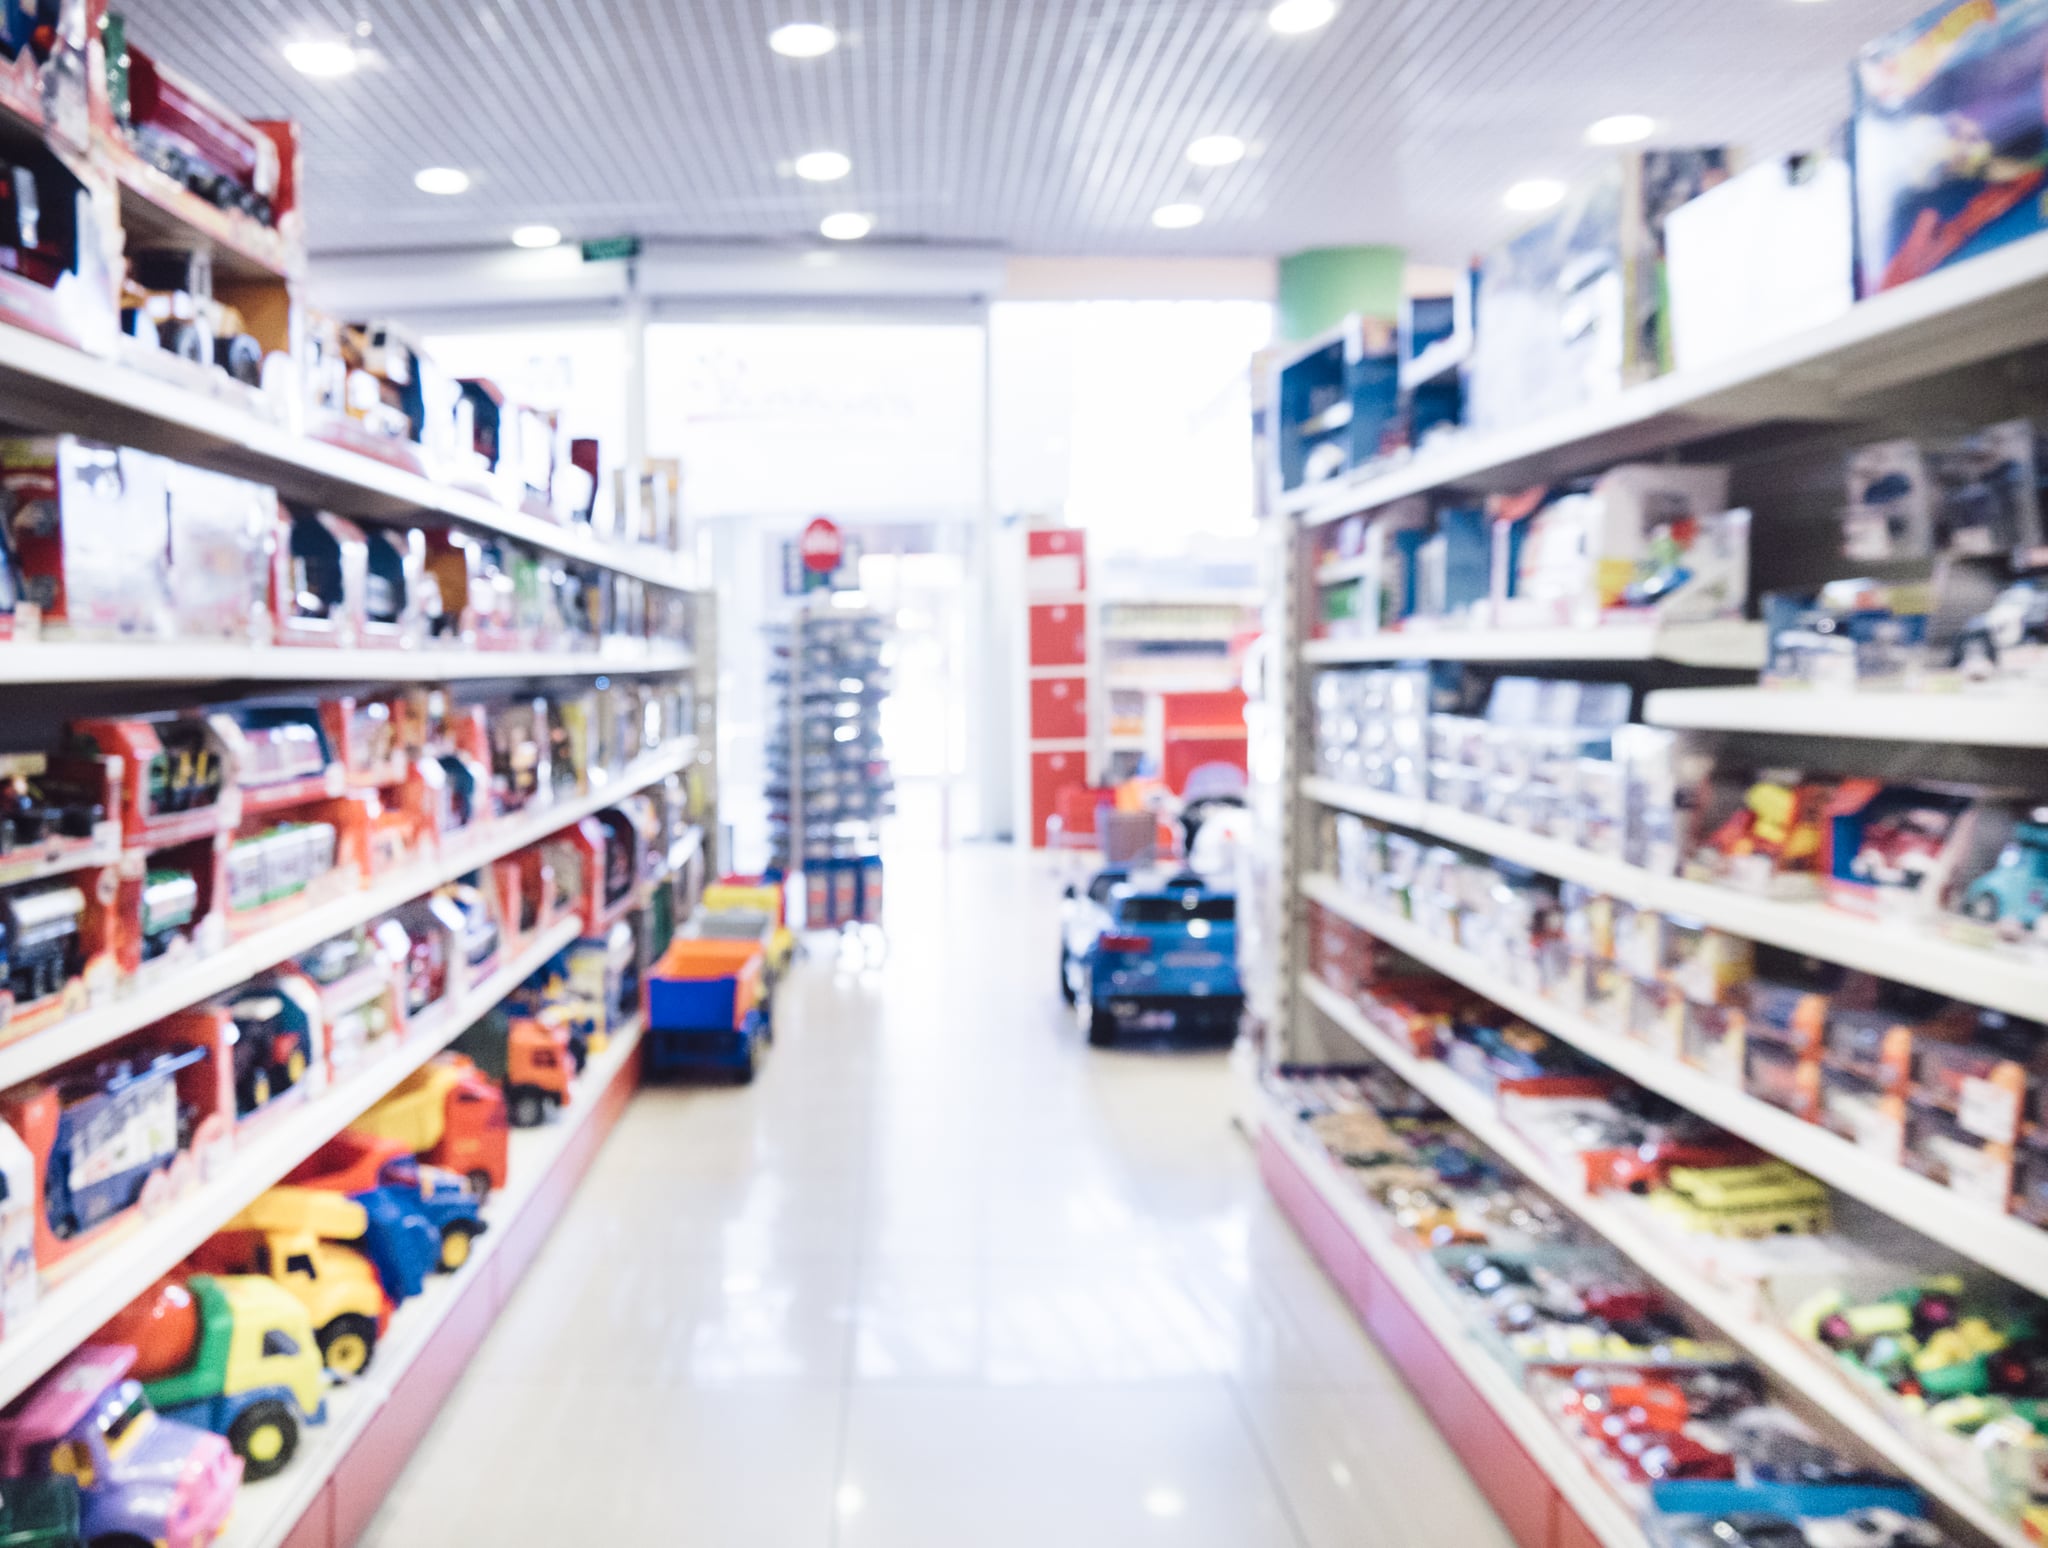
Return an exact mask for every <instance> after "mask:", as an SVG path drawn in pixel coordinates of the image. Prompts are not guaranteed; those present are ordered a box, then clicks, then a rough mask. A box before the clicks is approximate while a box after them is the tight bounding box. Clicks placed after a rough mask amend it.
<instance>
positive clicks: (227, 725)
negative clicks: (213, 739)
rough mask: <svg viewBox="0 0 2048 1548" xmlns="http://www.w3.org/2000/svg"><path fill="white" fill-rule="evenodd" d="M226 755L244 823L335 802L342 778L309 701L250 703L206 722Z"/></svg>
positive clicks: (321, 719) (344, 781) (344, 783)
mask: <svg viewBox="0 0 2048 1548" xmlns="http://www.w3.org/2000/svg"><path fill="white" fill-rule="evenodd" d="M209 723H210V724H211V725H212V727H213V731H214V734H215V735H216V736H217V737H218V738H219V739H220V743H221V746H222V747H223V748H224V749H225V750H226V753H227V768H228V777H229V779H230V780H231V781H232V782H233V784H234V787H235V789H236V790H237V791H238V792H239V794H240V797H241V812H242V816H243V817H244V818H249V817H254V816H257V815H260V814H262V813H266V812H278V811H283V810H285V809H286V808H288V807H293V806H303V805H305V804H306V803H307V802H309V801H319V800H322V799H325V798H327V797H330V796H338V795H340V794H341V793H342V791H343V790H344V789H346V788H347V773H346V770H344V768H343V767H342V764H341V762H340V760H339V759H337V758H336V756H335V753H334V747H333V744H332V743H331V742H330V741H329V739H328V735H327V726H326V716H325V715H323V713H322V711H321V706H320V705H319V703H317V702H316V701H311V700H297V701H294V700H268V701H252V702H249V703H245V704H237V705H233V706H230V707H229V708H227V709H224V710H217V711H215V712H214V713H213V714H212V715H211V716H210V717H209Z"/></svg>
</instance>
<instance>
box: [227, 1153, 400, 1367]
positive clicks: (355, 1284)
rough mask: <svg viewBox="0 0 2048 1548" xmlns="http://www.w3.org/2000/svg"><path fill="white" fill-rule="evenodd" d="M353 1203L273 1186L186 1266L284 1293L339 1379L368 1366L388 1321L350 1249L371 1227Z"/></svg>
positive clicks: (387, 1310) (378, 1290)
mask: <svg viewBox="0 0 2048 1548" xmlns="http://www.w3.org/2000/svg"><path fill="white" fill-rule="evenodd" d="M369 1224H370V1222H369V1215H368V1212H367V1211H365V1210H364V1208H363V1206H362V1205H360V1204H358V1203H357V1202H356V1201H355V1200H354V1199H351V1198H346V1197H344V1196H343V1195H341V1194H338V1193H330V1192H328V1191H327V1190H326V1189H323V1188H295V1187H288V1186H287V1187H278V1188H272V1189H271V1190H270V1191H269V1192H268V1193H266V1194H264V1195H263V1196H262V1197H261V1198H259V1199H257V1200H256V1201H255V1202H254V1203H253V1204H251V1205H249V1206H248V1208H246V1209H244V1210H243V1211H242V1212H241V1213H240V1214H239V1215H237V1216H235V1217H234V1219H232V1220H230V1221H229V1222H228V1223H227V1225H226V1226H224V1227H223V1228H222V1229H221V1231H220V1232H219V1234H217V1235H216V1236H214V1237H213V1238H211V1239H210V1240H209V1241H207V1242H205V1243H203V1244H201V1246H200V1248H199V1250H198V1251H197V1252H195V1253H194V1254H193V1255H192V1265H193V1267H195V1268H198V1269H202V1270H204V1271H205V1272H207V1273H210V1274H260V1275H263V1276H265V1277H267V1278H269V1279H271V1280H274V1281H275V1282H276V1283H277V1284H279V1285H280V1286H282V1287H283V1288H284V1289H285V1290H286V1291H288V1292H290V1294H291V1295H292V1297H293V1298H294V1299H295V1300H297V1301H298V1303H299V1305H300V1306H302V1307H303V1308H304V1309H305V1312H306V1316H307V1318H308V1319H309V1321H310V1322H311V1324H312V1328H313V1339H314V1342H315V1343H317V1344H318V1345H319V1346H320V1358H321V1361H322V1363H323V1364H325V1366H326V1367H327V1369H328V1370H330V1371H332V1372H333V1373H334V1374H335V1375H337V1376H357V1375H360V1374H362V1372H363V1371H365V1370H367V1369H368V1368H369V1364H370V1360H371V1357H372V1356H374V1355H375V1354H376V1352H377V1340H378V1338H379V1337H380V1336H382V1334H383V1332H384V1328H385V1325H386V1324H387V1323H388V1322H389V1321H390V1318H391V1302H390V1300H389V1298H388V1297H386V1295H385V1294H384V1288H383V1285H382V1284H381V1282H380V1281H379V1280H378V1278H377V1270H376V1268H375V1267H374V1266H372V1264H371V1263H370V1261H369V1260H368V1259H367V1258H365V1257H364V1256H363V1255H362V1254H361V1253H359V1252H357V1251H355V1249H353V1248H352V1247H347V1246H344V1245H342V1244H343V1243H346V1242H350V1241H354V1240H357V1239H359V1238H360V1237H362V1236H363V1235H364V1233H365V1232H367V1231H368V1229H369Z"/></svg>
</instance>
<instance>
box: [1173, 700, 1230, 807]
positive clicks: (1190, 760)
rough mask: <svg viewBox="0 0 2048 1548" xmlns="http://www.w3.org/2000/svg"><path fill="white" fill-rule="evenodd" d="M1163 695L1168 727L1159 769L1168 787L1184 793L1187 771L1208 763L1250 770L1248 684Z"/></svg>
mask: <svg viewBox="0 0 2048 1548" xmlns="http://www.w3.org/2000/svg"><path fill="white" fill-rule="evenodd" d="M1159 699H1160V712H1161V717H1162V719H1163V721H1164V728H1165V729H1164V745H1163V747H1162V750H1161V757H1160V766H1159V772H1160V775H1161V777H1163V778H1164V779H1165V781H1166V788H1167V789H1169V790H1171V791H1173V792H1174V793H1175V794H1181V793H1184V792H1185V791H1186V790H1187V787H1188V776H1189V775H1190V774H1192V773H1194V771H1195V770H1196V769H1199V768H1201V767H1203V766H1204V765H1206V764H1211V763H1224V764H1229V765H1230V766H1231V767H1232V768H1234V769H1236V770H1237V771H1238V772H1239V773H1244V772H1246V770H1247V768H1248V767H1249V756H1250V751H1251V740H1250V733H1249V732H1248V731H1247V730H1246V729H1245V723H1244V704H1245V698H1244V690H1243V689H1241V688H1229V689H1225V690H1224V691H1222V692H1220V693H1166V694H1161V695H1160V696H1159Z"/></svg>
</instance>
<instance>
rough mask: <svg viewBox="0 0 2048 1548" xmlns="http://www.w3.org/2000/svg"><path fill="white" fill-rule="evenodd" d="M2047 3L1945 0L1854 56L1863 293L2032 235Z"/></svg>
mask: <svg viewBox="0 0 2048 1548" xmlns="http://www.w3.org/2000/svg"><path fill="white" fill-rule="evenodd" d="M2044 72H2048V5H2044V4H2042V3H2040V0H1949V3H1947V4H1944V5H1939V6H1936V7H1935V8H1934V9H1932V10H1930V11H1928V12H1927V13H1926V14H1925V15H1923V16H1921V17H1920V18H1919V19H1918V20H1916V21H1913V22H1910V23H1908V24H1907V25H1906V26H1904V27H1901V28H1899V29H1898V30H1897V31H1895V32H1892V33H1889V34H1887V35H1886V36H1884V37H1882V38H1879V39H1877V40H1876V41H1875V42H1872V43H1870V44H1867V45H1865V47H1864V48H1863V50H1862V52H1861V53H1860V54H1859V55H1858V56H1857V59H1856V64H1855V70H1854V77H1853V84H1854V89H1855V106H1854V116H1853V117H1852V119H1851V121H1850V126H1849V134H1850V154H1851V160H1852V162H1853V164H1854V168H1855V180H1856V221H1857V225H1856V268H1857V277H1858V284H1859V286H1860V289H1861V293H1862V294H1864V295H1874V294H1876V293H1877V292H1878V291H1881V290H1889V289H1891V288H1892V287H1893V286H1895V285H1902V284H1904V283H1906V282H1907V281H1908V280H1912V279H1918V278H1919V277H1920V276H1922V275H1924V274H1931V273H1933V272H1934V271H1935V270H1937V269H1940V268H1944V267H1946V266H1947V265H1949V264H1951V263H1955V262H1958V261H1960V260H1962V259H1965V258H1970V257H1974V256H1976V255H1977V254H1979V253H1984V252H1989V251H1991V250H1992V249H1993V248H1996V247H2000V246H2003V245H2004V244H2005V243H2008V242H2013V241H2017V240H2018V239H2019V238H2021V237H2024V236H2027V235H2030V234H2031V233H2033V232H2035V231H2038V230H2040V229H2041V226H2042V223H2043V222H2042V214H2041V203H2042V201H2041V192H2042V182H2043V178H2044V175H2048V174H2044V169H2043V167H2042V163H2041V155H2040V151H2041V144H2042V140H2043V137H2044V134H2048V117H2044V111H2043V104H2042V95H2041V80H2042V76H2043V74H2044Z"/></svg>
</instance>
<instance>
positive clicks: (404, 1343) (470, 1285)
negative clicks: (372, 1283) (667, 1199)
mask: <svg viewBox="0 0 2048 1548" xmlns="http://www.w3.org/2000/svg"><path fill="white" fill-rule="evenodd" d="M642 1030H643V1029H642V1025H641V1023H640V1022H638V1021H635V1022H634V1023H632V1024H631V1025H630V1026H628V1027H627V1028H625V1029H623V1030H622V1031H621V1032H620V1033H619V1034H618V1035H617V1036H615V1037H614V1038H613V1039H612V1042H611V1045H610V1046H609V1047H608V1048H606V1049H605V1051H604V1052H603V1053H602V1054H600V1055H598V1056H597V1057H596V1058H594V1059H593V1060H592V1061H591V1063H590V1067H589V1068H588V1069H587V1070H585V1071H584V1073H583V1075H582V1077H581V1078H580V1079H579V1080H578V1081H577V1083H576V1092H575V1097H576V1100H575V1102H574V1103H573V1104H572V1105H571V1106H569V1107H568V1108H566V1109H565V1110H564V1111H563V1113H562V1116H561V1117H560V1119H559V1120H558V1121H556V1122H555V1123H553V1124H550V1125H548V1126H546V1127H543V1128H539V1129H522V1130H518V1131H516V1132H515V1133H514V1134H513V1135H512V1141H511V1151H512V1154H511V1162H510V1168H509V1170H510V1174H511V1177H512V1181H511V1183H510V1184H509V1185H508V1186H507V1187H506V1188H505V1190H504V1191H503V1192H501V1193H498V1194H495V1195H493V1196H492V1198H491V1199H490V1200H489V1201H488V1202H487V1203H486V1204H485V1206H484V1212H483V1213H484V1219H485V1220H486V1221H488V1222H489V1224H490V1229H489V1230H488V1231H486V1232H485V1233H484V1234H483V1236H481V1237H480V1238H478V1240H477V1244H476V1246H475V1248H474V1249H473V1250H472V1252H471V1254H470V1259H469V1261H468V1262H467V1263H465V1264H464V1265H463V1266H462V1269H461V1271H460V1272H459V1273H455V1274H439V1275H436V1276H435V1277H434V1278H433V1279H432V1280H431V1281H430V1282H429V1283H428V1285H427V1288H426V1289H425V1290H424V1291H423V1292H422V1293H421V1294H420V1295H418V1296H416V1297H414V1298H413V1299H412V1300H410V1301H408V1302H406V1304H405V1305H404V1306H402V1307H400V1308H399V1309H398V1311H397V1312H396V1313H394V1314H393V1316H392V1319H391V1327H390V1330H389V1331H388V1332H387V1333H386V1334H385V1335H384V1337H383V1338H382V1339H380V1340H379V1341H378V1344H377V1357H376V1360H375V1362H374V1363H373V1364H372V1365H371V1367H370V1369H369V1370H368V1371H366V1372H365V1373H364V1374H363V1376H362V1377H361V1378H360V1379H358V1380H356V1381H354V1382H351V1383H349V1384H348V1385H347V1386H344V1387H341V1388H338V1389H336V1390H335V1391H334V1392H333V1393H332V1394H330V1396H329V1397H328V1399H327V1422H326V1423H325V1424H322V1425H317V1426H313V1427H311V1428H309V1429H307V1430H306V1431H305V1432H304V1434H303V1436H302V1438H301V1441H300V1448H299V1452H298V1455H297V1456H296V1457H294V1458H293V1459H292V1465H291V1466H290V1467H289V1468H287V1469H285V1470H284V1471H283V1472H281V1473H279V1474H278V1475H277V1476H275V1477H274V1478H267V1479H264V1480H263V1481H262V1482H260V1483H254V1484H247V1485H244V1487H243V1491H242V1496H241V1499H240V1502H239V1504H238V1506H237V1509H236V1512H235V1519H234V1520H233V1521H232V1522H231V1523H230V1524H229V1526H228V1530H227V1532H226V1534H225V1535H224V1536H223V1537H222V1538H221V1539H220V1545H221V1548H343V1545H345V1544H347V1543H350V1542H352V1541H353V1540H354V1538H355V1535H356V1531H355V1530H354V1529H359V1528H360V1526H361V1525H363V1524H365V1523H367V1521H368V1519H369V1517H370V1516H371V1515H373V1514H374V1513H375V1511H376V1507H377V1505H378V1503H379V1502H381V1501H382V1499H383V1497H384V1495H385V1493H386V1492H387V1491H388V1490H389V1489H390V1486H391V1485H392V1483H394V1482H395V1481H396V1480H397V1477H398V1474H399V1473H400V1472H401V1471H403V1468H404V1464H405V1462H406V1461H408V1460H409V1459H410V1453H411V1449H412V1443H413V1442H415V1441H416V1440H417V1438H418V1432H419V1431H421V1430H423V1429H424V1427H425V1422H426V1417H430V1416H431V1414H432V1412H433V1410H434V1409H435V1408H436V1407H438V1406H439V1404H440V1402H441V1401H442V1400H443V1399H444V1398H445V1397H446V1396H447V1394H448V1392H449V1390H450V1389H452V1388H453V1386H454V1385H455V1382H456V1380H457V1379H458V1378H459V1377H460V1376H461V1373H462V1368H463V1366H464V1365H466V1364H467V1363H468V1360H469V1358H470V1356H471V1355H473V1354H474V1353H475V1351H476V1347H477V1345H478V1344H479V1343H480V1342H481V1341H482V1337H483V1334H484V1332H485V1331H486V1330H487V1329H488V1328H489V1326H490V1323H491V1321H492V1320H493V1319H495V1317H496V1316H497V1314H498V1312H499V1311H500V1310H501V1309H502V1308H503V1306H504V1304H505V1302H506V1301H507V1300H509V1299H510V1298H511V1294H512V1292H513V1290H514V1289H515V1288H516V1287H517V1285H518V1282H519V1279H520V1278H521V1276H522V1275H523V1274H524V1273H525V1271H526V1268H527V1266H528V1265H529V1264H530V1263H531V1261H532V1259H533V1255H534V1253H535V1251H536V1250H537V1249H538V1248H539V1246H540V1243H541V1241H542V1240H543V1239H544V1238H545V1237H546V1235H547V1233H548V1231H549V1230H550V1229H551V1228H552V1226H553V1225H554V1223H555V1221H556V1219H557V1218H559V1216H560V1215H561V1212H562V1208H563V1206H564V1204H565V1203H566V1202H567V1199H568V1196H569V1194H570V1193H571V1192H572V1191H573V1190H574V1188H575V1186H576V1184H577V1182H579V1181H580V1180H581V1178H582V1176H583V1173H584V1172H585V1171H586V1170H587V1169H588V1168H589V1165H590V1162H591V1160H592V1158H593V1157H594V1156H595V1155H596V1153H597V1149H598V1147H599V1146H600V1145H602V1144H603V1142H604V1138H605V1136H606V1135H607V1134H608V1133H609V1132H610V1130H611V1127H612V1125H613V1124H614V1123H616V1122H617V1121H618V1116H619V1113H620V1112H621V1111H622V1110H623V1108H624V1106H625V1102H626V1099H627V1098H628V1097H629V1096H630V1095H631V1094H632V1089H633V1086H634V1084H635V1082H636V1081H637V1079H638V1071H639V1056H640V1038H641V1033H642ZM387 1430H395V1431H396V1432H397V1433H395V1434H393V1433H387Z"/></svg>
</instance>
